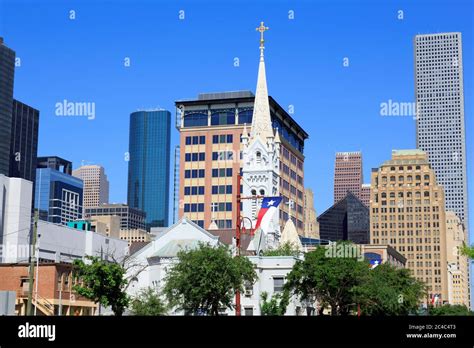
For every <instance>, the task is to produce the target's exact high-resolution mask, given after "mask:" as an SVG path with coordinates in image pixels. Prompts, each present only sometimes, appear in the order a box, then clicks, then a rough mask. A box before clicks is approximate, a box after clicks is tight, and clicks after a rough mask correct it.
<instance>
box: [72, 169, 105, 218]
mask: <svg viewBox="0 0 474 348" xmlns="http://www.w3.org/2000/svg"><path fill="white" fill-rule="evenodd" d="M72 175H73V176H75V177H77V178H80V179H82V181H83V182H84V193H83V197H84V198H83V207H84V209H86V208H89V207H97V206H98V205H101V204H104V203H109V181H108V180H107V175H106V174H105V170H104V167H101V166H98V165H87V166H82V167H79V168H77V169H76V170H73V171H72Z"/></svg>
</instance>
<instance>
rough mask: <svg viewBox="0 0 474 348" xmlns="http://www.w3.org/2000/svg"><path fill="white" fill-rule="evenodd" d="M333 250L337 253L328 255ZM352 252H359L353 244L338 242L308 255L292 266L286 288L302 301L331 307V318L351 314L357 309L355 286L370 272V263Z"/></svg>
mask: <svg viewBox="0 0 474 348" xmlns="http://www.w3.org/2000/svg"><path fill="white" fill-rule="evenodd" d="M331 248H333V249H331ZM331 250H337V251H338V252H328V251H331ZM340 250H342V251H343V252H342V253H339V251H340ZM351 250H357V249H356V247H355V246H354V245H352V244H351V243H348V242H338V243H336V244H335V245H334V246H333V247H328V248H326V247H322V246H321V247H318V248H316V250H314V251H312V252H309V253H307V254H306V255H305V259H304V260H303V261H297V262H296V264H295V265H294V266H293V269H292V270H291V272H290V273H289V274H288V276H287V283H286V284H285V287H286V288H287V289H288V290H290V291H291V292H292V293H294V294H296V295H297V296H299V297H300V298H301V299H311V298H313V299H316V300H318V302H319V303H325V304H327V305H329V306H331V314H332V315H348V314H350V312H351V311H352V310H355V307H356V303H355V299H354V294H353V290H354V287H356V286H358V285H361V284H362V283H363V282H364V281H365V280H366V279H367V277H368V271H369V267H368V263H367V262H366V261H363V260H359V257H358V255H356V254H355V253H354V252H351ZM345 251H348V252H345Z"/></svg>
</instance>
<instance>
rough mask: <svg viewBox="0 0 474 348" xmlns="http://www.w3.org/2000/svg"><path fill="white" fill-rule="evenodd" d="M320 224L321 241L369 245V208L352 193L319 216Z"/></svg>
mask: <svg viewBox="0 0 474 348" xmlns="http://www.w3.org/2000/svg"><path fill="white" fill-rule="evenodd" d="M318 222H319V236H320V238H321V239H324V240H330V241H333V242H337V241H340V240H348V241H351V242H353V243H356V244H369V241H370V238H369V228H370V224H369V208H367V207H366V206H365V205H364V203H362V202H361V201H360V200H359V198H357V197H356V196H355V195H354V194H353V193H351V192H348V193H347V195H346V197H344V198H343V199H341V200H340V201H339V202H337V203H335V204H334V205H333V206H332V207H331V208H329V209H328V210H326V211H325V212H324V213H322V214H321V215H319V217H318Z"/></svg>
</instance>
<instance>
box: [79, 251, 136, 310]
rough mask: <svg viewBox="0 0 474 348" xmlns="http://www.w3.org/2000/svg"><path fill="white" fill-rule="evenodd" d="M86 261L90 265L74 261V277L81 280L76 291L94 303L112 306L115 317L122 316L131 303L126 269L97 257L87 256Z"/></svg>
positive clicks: (81, 261)
mask: <svg viewBox="0 0 474 348" xmlns="http://www.w3.org/2000/svg"><path fill="white" fill-rule="evenodd" d="M86 260H89V261H90V263H86V262H84V261H83V260H74V263H73V266H74V275H75V276H76V277H78V278H79V280H80V283H79V284H77V285H74V287H73V288H74V290H75V291H77V293H78V294H79V295H81V296H84V297H85V298H87V299H89V300H91V301H93V302H94V303H100V304H101V305H103V306H111V307H112V311H113V312H114V314H115V315H117V316H120V315H122V314H123V312H124V310H125V308H126V307H127V306H128V303H129V298H128V296H127V294H126V293H125V288H126V286H127V281H126V279H125V277H124V276H125V272H126V271H125V269H124V267H123V266H122V265H120V264H118V263H112V262H108V261H105V260H101V259H100V258H98V257H95V256H86Z"/></svg>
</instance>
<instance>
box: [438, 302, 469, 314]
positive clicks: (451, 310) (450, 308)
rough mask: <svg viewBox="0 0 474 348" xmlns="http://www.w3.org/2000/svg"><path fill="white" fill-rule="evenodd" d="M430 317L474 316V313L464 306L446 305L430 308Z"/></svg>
mask: <svg viewBox="0 0 474 348" xmlns="http://www.w3.org/2000/svg"><path fill="white" fill-rule="evenodd" d="M429 314H430V315H450V316H453V315H474V313H473V312H471V311H470V310H469V308H467V307H466V306H464V305H450V304H446V305H443V306H439V307H430V309H429Z"/></svg>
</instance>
